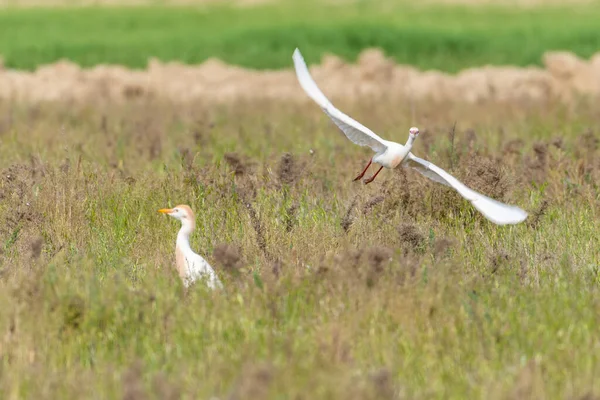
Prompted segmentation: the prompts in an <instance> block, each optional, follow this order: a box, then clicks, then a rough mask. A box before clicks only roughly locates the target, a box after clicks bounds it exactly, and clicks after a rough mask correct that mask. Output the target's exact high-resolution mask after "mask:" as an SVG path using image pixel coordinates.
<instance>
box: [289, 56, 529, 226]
mask: <svg viewBox="0 0 600 400" xmlns="http://www.w3.org/2000/svg"><path fill="white" fill-rule="evenodd" d="M292 59H293V60H294V66H295V68H296V76H297V78H298V81H299V82H300V86H302V89H304V91H305V92H306V94H307V95H308V96H309V97H310V98H311V99H313V100H314V101H315V103H317V104H318V105H319V107H321V108H322V109H323V111H324V112H325V114H327V116H328V117H329V118H331V120H332V121H333V122H334V123H335V124H336V125H337V126H338V128H340V129H341V131H342V132H344V134H345V135H346V137H347V138H348V139H350V140H351V141H352V142H354V143H355V144H357V145H359V146H368V147H370V148H371V149H372V150H373V151H374V152H375V155H374V156H373V157H372V158H371V160H369V163H368V164H367V166H366V167H365V169H364V170H363V171H362V172H361V173H360V174H359V175H358V176H357V177H356V178H355V179H354V180H355V181H356V180H359V179H361V178H362V177H363V176H364V175H365V173H366V172H367V170H368V169H369V166H370V165H371V163H375V164H379V165H381V167H380V168H379V169H378V170H377V172H376V173H375V174H374V175H373V176H372V177H370V178H368V179H365V181H364V183H365V184H368V183H371V182H373V180H374V179H375V177H376V176H377V174H379V172H380V171H381V170H382V169H383V167H385V168H389V169H393V168H396V167H397V166H399V165H402V166H403V167H412V168H414V169H415V170H417V171H418V172H420V173H421V174H423V175H424V176H426V177H428V178H429V179H431V180H433V181H435V182H438V183H441V184H444V185H446V186H450V187H451V188H453V189H454V190H456V191H457V192H458V193H459V194H460V195H461V196H462V197H464V198H465V199H467V200H468V201H469V202H470V203H471V204H472V205H473V206H474V207H475V208H476V209H477V210H479V211H480V212H481V213H482V214H483V216H484V217H486V218H487V219H488V220H490V221H492V222H493V223H495V224H498V225H505V224H517V223H519V222H522V221H524V220H525V218H527V213H526V212H525V211H523V210H522V209H520V208H519V207H516V206H511V205H507V204H504V203H501V202H499V201H497V200H494V199H491V198H489V197H486V196H484V195H482V194H481V193H478V192H476V191H474V190H472V189H469V188H468V187H467V186H465V185H464V184H462V183H461V182H459V181H458V180H457V179H456V178H454V177H453V176H452V175H450V174H449V173H447V172H446V171H444V170H443V169H441V168H439V167H438V166H436V165H434V164H432V163H430V162H429V161H426V160H423V159H422V158H419V157H416V156H415V155H414V154H412V153H411V152H410V150H411V149H412V146H413V143H414V141H415V139H416V138H417V136H419V129H418V128H416V127H412V128H410V130H409V134H408V140H407V141H406V144H405V145H401V144H399V143H395V142H391V141H388V140H384V139H382V138H381V137H379V136H378V135H376V134H375V133H374V132H373V131H371V130H370V129H369V128H367V127H365V126H364V125H362V124H360V123H359V122H357V121H355V120H354V119H352V118H350V117H349V116H347V115H346V114H344V113H343V112H341V111H340V110H338V109H337V108H335V107H334V105H333V104H332V103H331V102H330V101H329V100H328V99H327V97H325V95H324V94H323V92H321V90H320V89H319V87H318V86H317V84H316V83H315V81H314V80H313V78H312V76H311V75H310V72H309V71H308V67H307V66H306V63H305V62H304V58H303V57H302V54H300V50H298V49H296V50H295V51H294V54H293V56H292Z"/></svg>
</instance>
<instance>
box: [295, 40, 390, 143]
mask: <svg viewBox="0 0 600 400" xmlns="http://www.w3.org/2000/svg"><path fill="white" fill-rule="evenodd" d="M292 58H293V60H294V66H295V68H296V76H297V77H298V81H299V82H300V86H302V89H304V91H305V92H306V94H307V95H308V96H309V97H310V98H311V99H313V100H314V101H315V103H317V104H318V105H319V106H320V107H321V108H322V109H323V111H325V114H327V115H328V116H329V118H331V120H332V121H333V122H334V123H335V124H336V125H337V126H338V128H340V129H341V130H342V132H344V134H345V135H346V136H347V137H348V139H350V140H351V141H353V142H354V143H356V144H358V145H359V146H369V147H370V148H371V149H373V151H375V152H377V153H381V152H383V151H385V150H386V148H387V144H386V141H385V140H383V139H382V138H380V137H379V136H377V135H376V134H375V133H374V132H373V131H371V130H370V129H369V128H367V127H366V126H364V125H362V124H361V123H359V122H358V121H355V120H353V119H352V118H350V117H349V116H347V115H346V114H344V113H343V112H341V111H340V110H338V109H337V108H335V107H334V105H333V104H331V102H330V101H329V100H328V99H327V97H325V95H324V94H323V92H321V90H320V89H319V87H318V86H317V84H316V83H315V81H314V80H313V78H312V76H310V72H308V67H307V66H306V63H305V62H304V58H303V57H302V54H300V50H298V49H296V50H295V51H294V55H293V56H292Z"/></svg>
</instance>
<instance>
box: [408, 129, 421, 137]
mask: <svg viewBox="0 0 600 400" xmlns="http://www.w3.org/2000/svg"><path fill="white" fill-rule="evenodd" d="M408 134H409V135H410V137H411V138H413V139H416V138H417V136H419V128H417V127H416V126H413V127H412V128H410V130H409V131H408Z"/></svg>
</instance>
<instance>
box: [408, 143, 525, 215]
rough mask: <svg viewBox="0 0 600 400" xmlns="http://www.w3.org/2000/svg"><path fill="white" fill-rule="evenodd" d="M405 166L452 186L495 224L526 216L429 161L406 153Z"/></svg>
mask: <svg viewBox="0 0 600 400" xmlns="http://www.w3.org/2000/svg"><path fill="white" fill-rule="evenodd" d="M404 165H405V166H410V167H412V168H414V169H416V170H417V171H419V172H420V173H421V174H423V175H425V176H426V177H428V178H429V179H431V180H433V181H435V182H438V183H442V184H444V185H447V186H450V187H452V188H453V189H454V190H456V191H457V192H458V193H459V194H460V195H461V196H462V197H464V198H465V199H467V200H468V201H469V202H471V204H472V205H473V207H475V208H476V209H477V210H479V212H481V214H483V216H484V217H486V218H487V219H488V220H490V221H492V222H493V223H495V224H497V225H506V224H518V223H519V222H523V221H524V220H525V218H527V213H526V212H525V211H523V210H522V209H520V208H519V207H516V206H511V205H508V204H504V203H501V202H499V201H497V200H494V199H491V198H489V197H487V196H484V195H482V194H481V193H478V192H476V191H474V190H473V189H470V188H468V187H467V186H465V185H464V184H463V183H461V182H460V181H459V180H458V179H456V178H455V177H453V176H452V175H450V174H449V173H447V172H446V171H444V170H443V169H441V168H440V167H438V166H437V165H435V164H432V163H430V162H429V161H426V160H423V159H422V158H419V157H417V156H415V155H414V154H412V153H408V156H407V157H406V161H405V164H404Z"/></svg>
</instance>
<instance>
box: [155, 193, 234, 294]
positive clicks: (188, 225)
mask: <svg viewBox="0 0 600 400" xmlns="http://www.w3.org/2000/svg"><path fill="white" fill-rule="evenodd" d="M158 212H160V213H163V214H167V215H169V216H171V217H173V218H175V219H177V220H179V221H181V229H179V233H178V234H177V241H176V243H175V265H176V267H177V272H179V277H180V278H181V279H182V281H183V285H184V286H185V287H186V288H188V287H189V286H190V285H191V284H192V283H194V282H196V281H197V280H198V279H204V278H206V284H207V285H208V287H209V288H211V289H216V288H219V289H220V288H222V287H223V284H222V283H221V281H220V280H219V278H218V277H217V274H216V273H215V271H214V270H213V269H212V267H211V266H210V264H209V263H208V262H207V261H206V260H205V259H204V258H202V256H200V255H199V254H196V253H194V251H193V250H192V248H191V247H190V235H191V233H192V231H193V230H194V228H195V226H196V216H195V215H194V212H193V211H192V209H191V208H190V207H189V206H187V205H185V204H183V205H179V206H176V207H175V208H162V209H160V210H158Z"/></svg>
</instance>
